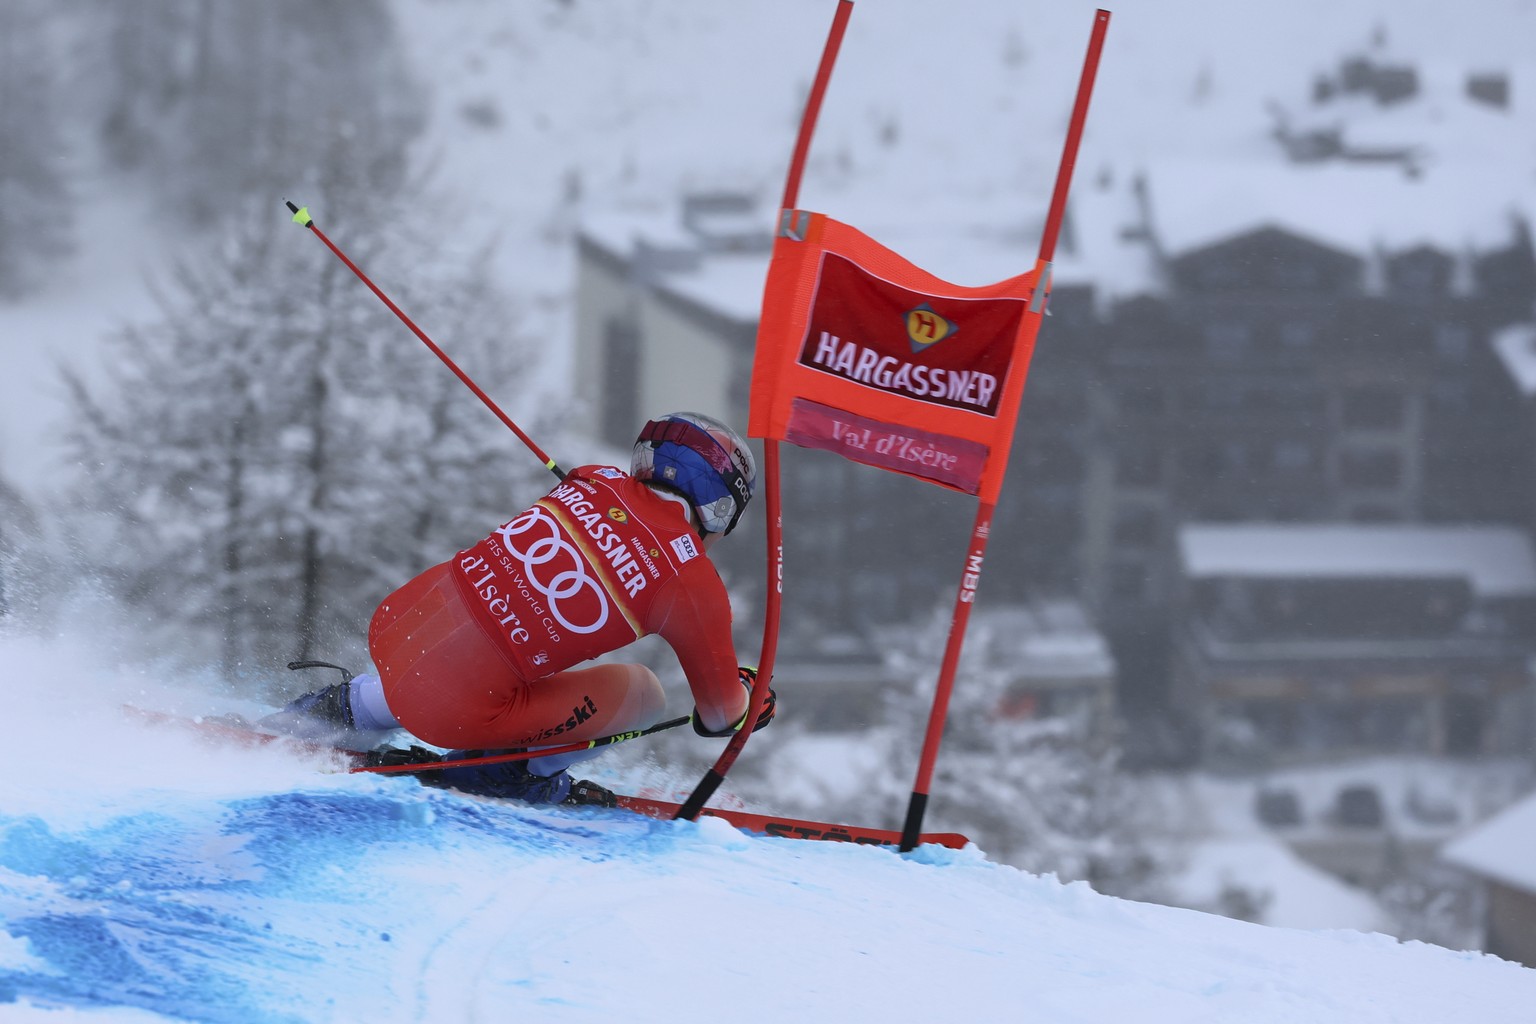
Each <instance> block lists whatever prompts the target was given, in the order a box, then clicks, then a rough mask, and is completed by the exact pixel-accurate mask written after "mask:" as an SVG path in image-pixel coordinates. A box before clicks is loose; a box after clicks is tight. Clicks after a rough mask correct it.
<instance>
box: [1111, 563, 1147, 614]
mask: <svg viewBox="0 0 1536 1024" xmlns="http://www.w3.org/2000/svg"><path fill="white" fill-rule="evenodd" d="M1149 590H1150V587H1149V585H1148V577H1147V567H1146V566H1144V565H1142V564H1141V563H1140V562H1116V563H1115V564H1114V565H1112V566H1110V570H1109V592H1110V597H1111V599H1113V600H1114V601H1116V602H1118V603H1125V604H1136V603H1139V602H1142V601H1145V600H1147V595H1148V592H1149Z"/></svg>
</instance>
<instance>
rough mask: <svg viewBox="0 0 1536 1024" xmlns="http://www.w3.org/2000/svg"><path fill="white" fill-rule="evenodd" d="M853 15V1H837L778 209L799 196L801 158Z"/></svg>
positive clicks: (787, 207)
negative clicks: (844, 34) (849, 20)
mask: <svg viewBox="0 0 1536 1024" xmlns="http://www.w3.org/2000/svg"><path fill="white" fill-rule="evenodd" d="M852 14H853V0H838V4H837V13H836V14H834V15H833V16H832V28H831V30H830V31H829V32H828V33H827V45H826V46H825V47H823V48H822V51H821V64H820V66H819V67H817V69H816V78H815V80H814V81H813V82H812V84H811V94H810V95H809V96H807V97H806V100H805V113H804V114H803V115H801V117H800V136H799V138H797V139H796V140H795V153H794V156H793V157H791V158H790V161H789V174H788V176H787V177H786V178H785V180H784V199H783V201H781V202H780V203H779V209H781V210H792V209H794V206H795V201H796V200H797V199H798V198H799V196H800V176H801V175H802V174H803V173H804V171H805V157H806V154H808V153H809V152H810V151H811V136H812V135H814V134H815V132H816V118H817V117H818V116H820V114H821V101H822V98H823V97H824V96H825V95H826V93H827V83H828V82H830V81H831V80H832V65H833V64H835V63H837V51H838V50H839V49H840V48H841V47H842V45H843V32H844V31H845V30H846V29H847V28H848V19H849V17H850V16H852Z"/></svg>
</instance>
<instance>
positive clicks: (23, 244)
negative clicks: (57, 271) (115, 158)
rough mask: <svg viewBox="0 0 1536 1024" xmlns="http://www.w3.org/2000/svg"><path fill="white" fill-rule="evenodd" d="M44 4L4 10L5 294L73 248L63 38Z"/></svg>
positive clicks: (31, 284)
mask: <svg viewBox="0 0 1536 1024" xmlns="http://www.w3.org/2000/svg"><path fill="white" fill-rule="evenodd" d="M51 6H52V5H51V4H50V3H48V2H47V0H11V2H7V3H4V4H0V296H5V297H10V298H14V297H17V296H20V295H24V294H26V293H27V292H28V291H31V290H32V289H34V288H36V287H37V286H38V285H39V284H40V283H41V282H42V281H43V280H44V279H45V278H46V275H47V273H48V271H49V269H50V267H51V266H52V264H54V263H55V262H57V261H58V260H59V259H60V258H62V257H63V256H66V255H68V254H69V252H70V251H71V250H72V248H73V221H74V201H73V199H72V197H71V196H70V192H69V188H68V186H67V185H66V182H67V180H68V177H69V173H68V165H67V148H66V145H65V140H64V137H63V133H62V131H61V129H60V125H61V123H62V119H61V118H60V116H59V115H60V110H59V109H58V103H59V88H58V85H59V82H58V69H59V68H61V67H63V66H64V62H63V61H61V60H60V59H59V57H60V39H59V37H58V34H57V33H56V32H54V31H53V30H52V26H51V24H50V22H49V20H48V13H49V8H50V7H51Z"/></svg>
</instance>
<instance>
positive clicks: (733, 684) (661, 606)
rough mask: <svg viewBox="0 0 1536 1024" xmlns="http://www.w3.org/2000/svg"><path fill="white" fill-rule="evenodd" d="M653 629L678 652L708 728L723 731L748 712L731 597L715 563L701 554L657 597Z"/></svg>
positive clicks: (653, 610)
mask: <svg viewBox="0 0 1536 1024" xmlns="http://www.w3.org/2000/svg"><path fill="white" fill-rule="evenodd" d="M652 614H653V616H654V619H653V622H652V631H653V632H655V633H657V634H659V635H660V636H661V638H662V639H663V640H665V641H666V642H667V643H668V644H669V645H670V646H671V648H672V650H673V651H674V652H675V653H676V654H677V660H678V662H679V663H680V664H681V665H682V666H683V674H684V675H685V676H687V677H688V688H689V689H690V690H692V691H693V701H694V703H695V704H697V705H698V708H699V717H700V718H701V719H702V720H703V722H704V725H705V727H707V728H709V729H715V730H721V729H726V728H728V727H730V726H731V725H733V724H735V723H736V722H738V721H740V720H741V719H742V717H743V716H744V715H745V714H746V713H747V704H748V693H747V688H746V687H744V686H742V685H741V680H740V679H739V678H738V676H737V671H736V666H737V661H736V645H735V643H734V641H733V640H732V639H731V601H730V595H729V594H727V593H726V590H725V584H724V583H722V582H720V576H719V574H717V573H716V572H715V569H714V566H712V565H710V564H709V563H708V562H707V561H706V560H704V559H699V560H698V561H696V562H695V563H693V564H692V565H690V566H688V567H687V569H686V570H685V571H684V572H683V573H682V574H681V575H679V576H678V577H677V578H676V579H675V580H673V581H672V582H671V584H670V585H669V586H668V587H667V589H666V590H665V591H664V592H663V593H662V594H660V595H658V596H657V600H656V603H655V605H653V606H652Z"/></svg>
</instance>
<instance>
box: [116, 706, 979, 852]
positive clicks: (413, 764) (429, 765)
mask: <svg viewBox="0 0 1536 1024" xmlns="http://www.w3.org/2000/svg"><path fill="white" fill-rule="evenodd" d="M123 712H124V713H125V714H127V715H129V716H131V717H133V718H137V719H139V720H140V721H143V722H148V723H150V724H153V725H167V726H173V727H176V728H180V729H186V730H189V731H191V732H194V733H197V734H198V735H200V736H206V737H208V738H210V739H214V740H218V741H220V742H224V743H232V744H234V745H236V746H242V747H260V746H266V745H267V744H271V743H280V744H282V745H283V746H284V747H286V748H287V749H290V750H296V751H299V752H302V753H306V754H330V755H339V756H340V757H342V758H343V759H345V760H346V761H348V762H350V763H351V765H352V767H351V768H350V769H349V770H350V771H353V772H356V771H359V770H365V769H369V768H371V770H374V771H378V770H380V769H381V768H382V769H383V770H384V771H387V772H389V773H391V774H416V773H418V772H423V771H430V770H432V769H433V768H447V767H451V766H458V765H473V764H481V763H485V762H490V761H495V760H499V758H467V759H464V760H462V761H443V760H441V759H440V758H438V757H436V755H432V754H430V753H429V752H426V751H420V752H419V753H418V752H417V751H415V750H411V751H405V750H399V749H397V748H380V749H379V750H374V751H361V750H347V749H343V748H338V747H333V746H330V745H328V744H324V743H316V742H314V741H312V740H299V739H294V738H292V737H288V736H280V735H277V734H276V733H270V732H264V731H263V730H261V729H259V728H257V727H256V726H255V725H253V724H251V723H250V722H247V721H245V720H244V719H242V718H240V717H239V716H235V715H224V716H216V715H205V716H198V717H189V716H186V715H178V714H174V713H172V712H168V711H150V710H146V709H145V708H140V707H136V706H134V705H132V704H124V705H123ZM390 755H397V758H398V759H395V758H391V757H390ZM381 759H382V760H383V761H384V762H385V763H384V764H382V765H381V764H380V763H379V762H380V761H381ZM614 795H615V796H616V797H617V798H618V808H619V809H621V810H625V811H629V812H631V813H634V814H643V815H645V816H646V817H648V818H658V819H672V818H676V817H677V813H678V811H679V810H681V809H682V804H680V803H673V802H672V801H669V800H655V799H652V798H650V797H643V796H628V795H626V794H623V793H616V794H614ZM549 806H558V805H549ZM587 809H596V808H587ZM700 813H702V814H707V815H710V816H711V817H715V818H720V819H721V820H723V821H725V822H727V823H729V824H730V825H732V826H733V827H735V828H739V829H744V830H745V831H748V832H754V833H757V834H758V835H763V836H769V837H773V838H779V839H809V840H815V841H819V842H830V843H854V844H855V845H859V846H890V847H893V848H895V847H899V846H900V845H901V842H902V833H901V831H900V830H896V829H880V828H865V827H863V826H860V825H844V824H839V823H835V822H826V821H811V820H808V819H804V818H791V817H786V816H784V815H780V814H756V813H753V812H751V811H738V810H730V809H725V808H717V807H705V808H703V810H702V811H701V812H700ZM969 842H970V840H968V839H966V837H965V836H963V835H961V834H959V833H958V832H928V833H924V834H922V835H921V836H919V837H918V843H919V844H923V845H926V844H933V845H937V846H944V847H948V848H949V849H952V850H958V849H961V848H963V847H964V846H965V845H966V844H967V843H969Z"/></svg>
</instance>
